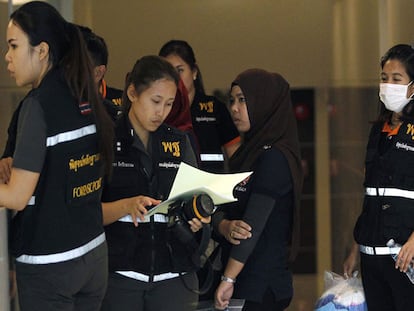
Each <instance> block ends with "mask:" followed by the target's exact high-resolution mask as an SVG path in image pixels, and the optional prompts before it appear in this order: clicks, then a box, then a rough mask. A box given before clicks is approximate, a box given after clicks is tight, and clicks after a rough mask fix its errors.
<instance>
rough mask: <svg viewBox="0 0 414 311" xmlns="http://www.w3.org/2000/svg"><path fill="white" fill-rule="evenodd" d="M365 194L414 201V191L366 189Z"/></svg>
mask: <svg viewBox="0 0 414 311" xmlns="http://www.w3.org/2000/svg"><path fill="white" fill-rule="evenodd" d="M365 194H366V195H369V196H377V195H378V196H384V197H401V198H406V199H414V191H410V190H402V189H398V188H370V187H367V188H366V189H365Z"/></svg>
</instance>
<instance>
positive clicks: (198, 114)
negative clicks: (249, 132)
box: [190, 92, 239, 173]
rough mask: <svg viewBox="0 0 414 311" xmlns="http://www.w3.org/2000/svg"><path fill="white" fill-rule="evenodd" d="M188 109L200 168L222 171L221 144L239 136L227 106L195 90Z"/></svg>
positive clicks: (214, 171)
mask: <svg viewBox="0 0 414 311" xmlns="http://www.w3.org/2000/svg"><path fill="white" fill-rule="evenodd" d="M190 109H191V119H192V123H193V130H194V133H195V135H196V137H197V142H198V145H199V150H200V169H202V170H205V171H208V172H213V173H223V172H224V154H223V150H222V146H224V145H225V144H226V143H228V142H230V141H232V140H233V139H235V138H237V137H238V136H239V133H238V131H237V129H236V127H235V126H234V124H233V121H232V119H231V117H230V114H229V112H228V110H227V107H226V106H225V104H223V103H222V102H220V101H218V100H217V98H215V97H214V96H207V95H205V94H201V93H198V92H197V93H196V94H195V97H194V100H193V103H192V104H191V107H190Z"/></svg>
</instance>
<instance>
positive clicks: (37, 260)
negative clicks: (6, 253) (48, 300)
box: [16, 233, 105, 265]
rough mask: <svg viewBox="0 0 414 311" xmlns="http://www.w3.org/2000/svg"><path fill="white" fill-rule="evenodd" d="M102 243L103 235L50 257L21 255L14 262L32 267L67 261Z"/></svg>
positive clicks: (103, 240)
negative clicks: (31, 265)
mask: <svg viewBox="0 0 414 311" xmlns="http://www.w3.org/2000/svg"><path fill="white" fill-rule="evenodd" d="M103 242H105V233H102V234H100V235H99V236H97V237H96V238H94V239H93V240H91V241H89V242H88V243H86V244H84V245H82V246H80V247H77V248H75V249H72V250H70V251H66V252H62V253H57V254H50V255H21V256H19V257H17V258H16V261H17V262H21V263H28V264H33V265H43V264H49V263H56V262H63V261H68V260H71V259H74V258H78V257H81V256H83V255H85V254H86V253H88V252H89V251H91V250H93V249H94V248H96V247H98V246H99V245H101V244H102V243H103Z"/></svg>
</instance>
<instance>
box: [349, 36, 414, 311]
mask: <svg viewBox="0 0 414 311" xmlns="http://www.w3.org/2000/svg"><path fill="white" fill-rule="evenodd" d="M413 81H414V49H413V48H412V47H411V46H409V45H406V44H399V45H396V46H394V47H392V48H390V49H389V50H388V51H387V52H386V53H385V54H384V56H383V57H382V58H381V76H380V85H379V97H380V100H381V102H382V103H383V105H382V110H381V113H380V115H379V118H378V120H377V122H374V124H373V126H372V128H371V133H370V135H369V140H368V144H367V152H366V156H365V181H364V187H365V198H364V203H363V208H362V212H361V215H360V216H359V218H358V221H357V223H356V225H355V228H354V239H355V241H356V243H358V245H359V253H360V259H361V273H362V282H363V286H364V291H365V298H366V302H367V307H368V309H369V310H376V311H377V310H378V311H381V310H399V311H402V310H410V309H412V308H413V305H414V284H412V283H411V282H410V280H409V279H408V277H407V276H406V275H405V274H404V272H405V271H407V269H408V266H409V265H412V260H413V258H414V231H413V230H414V210H413V206H414V184H413V180H414V169H413V167H414V157H413V150H414V143H413V142H414V131H413V124H414V110H413V108H414V101H413V100H412V98H413V97H414V85H413ZM390 239H393V240H394V241H395V243H397V244H400V245H402V247H401V249H400V248H399V247H393V248H389V247H387V242H388V241H389V240H390ZM358 245H355V246H354V247H353V252H352V253H351V255H350V256H349V257H348V258H347V260H346V261H345V264H344V272H345V273H346V274H348V275H351V273H352V270H353V269H354V267H355V263H356V257H357V256H356V255H357V252H358ZM391 254H398V259H397V261H396V262H394V260H393V259H392V258H391Z"/></svg>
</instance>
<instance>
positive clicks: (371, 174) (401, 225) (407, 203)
mask: <svg viewBox="0 0 414 311" xmlns="http://www.w3.org/2000/svg"><path fill="white" fill-rule="evenodd" d="M365 170H366V172H365V182H364V186H365V187H369V188H376V189H378V190H377V191H378V194H379V195H377V196H372V195H365V198H364V205H363V211H362V213H361V215H360V216H359V218H358V221H357V224H356V226H355V230H354V237H355V240H356V241H357V242H358V243H359V244H363V245H368V246H384V245H385V244H386V242H387V241H388V240H389V239H391V238H393V239H395V240H396V241H397V242H399V243H400V244H404V243H405V242H406V241H407V239H408V237H409V236H410V234H411V233H412V232H413V230H414V200H413V199H411V198H404V197H398V196H383V195H381V190H382V189H383V188H395V189H401V190H405V191H413V193H414V122H403V124H402V125H401V127H400V129H399V131H398V134H397V135H395V136H390V137H386V133H382V124H375V125H374V126H373V127H372V129H371V133H370V136H369V141H368V145H367V152H366V159H365Z"/></svg>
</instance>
